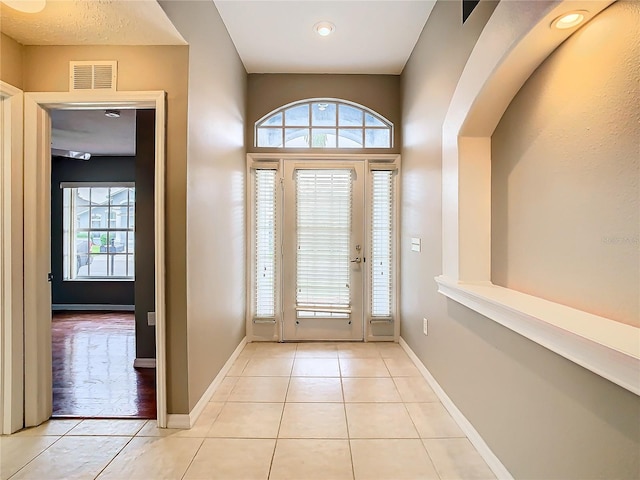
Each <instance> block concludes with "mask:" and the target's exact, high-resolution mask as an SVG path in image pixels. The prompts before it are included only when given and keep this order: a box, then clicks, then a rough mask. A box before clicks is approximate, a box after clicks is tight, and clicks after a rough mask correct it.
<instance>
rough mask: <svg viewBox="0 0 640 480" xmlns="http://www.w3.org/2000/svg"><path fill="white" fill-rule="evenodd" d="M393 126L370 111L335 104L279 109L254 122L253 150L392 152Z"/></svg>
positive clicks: (303, 104) (315, 103) (322, 102)
mask: <svg viewBox="0 0 640 480" xmlns="http://www.w3.org/2000/svg"><path fill="white" fill-rule="evenodd" d="M392 133H393V124H392V123H391V122H389V121H388V120H386V119H385V118H383V117H382V116H380V115H378V114H376V113H375V112H372V111H371V110H368V109H366V108H365V107H361V106H359V105H356V104H351V103H347V102H344V101H338V100H332V99H327V100H322V99H320V100H312V101H304V102H300V103H295V104H292V105H287V106H285V107H282V108H280V109H278V110H276V111H274V112H272V113H271V114H269V115H267V116H266V117H264V118H262V119H261V120H259V121H258V122H256V127H255V146H256V147H270V148H391V147H392V146H393V135H392Z"/></svg>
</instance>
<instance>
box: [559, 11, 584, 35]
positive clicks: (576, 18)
mask: <svg viewBox="0 0 640 480" xmlns="http://www.w3.org/2000/svg"><path fill="white" fill-rule="evenodd" d="M585 13H586V12H585V11H583V10H580V11H576V12H569V13H565V14H564V15H561V16H559V17H558V18H556V19H555V20H554V21H553V22H552V23H551V25H553V26H554V27H556V28H559V29H560V30H566V29H567V28H573V27H575V26H576V25H580V24H581V23H582V22H583V20H584V14H585Z"/></svg>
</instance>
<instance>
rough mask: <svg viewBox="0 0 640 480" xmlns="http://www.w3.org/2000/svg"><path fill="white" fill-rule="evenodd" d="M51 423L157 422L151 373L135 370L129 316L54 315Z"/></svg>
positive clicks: (110, 314) (132, 318) (81, 313)
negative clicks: (76, 420) (53, 420)
mask: <svg viewBox="0 0 640 480" xmlns="http://www.w3.org/2000/svg"><path fill="white" fill-rule="evenodd" d="M51 334H52V350H53V417H54V418H69V417H72V418H156V388H155V373H156V372H155V369H153V368H139V369H135V368H133V361H134V360H135V358H136V348H135V320H134V316H133V313H130V312H88V313H85V312H54V314H53V315H52V324H51Z"/></svg>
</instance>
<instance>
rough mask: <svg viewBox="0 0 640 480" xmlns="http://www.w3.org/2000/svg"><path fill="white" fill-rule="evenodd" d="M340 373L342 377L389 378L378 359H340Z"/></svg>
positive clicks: (385, 368) (383, 365)
mask: <svg viewBox="0 0 640 480" xmlns="http://www.w3.org/2000/svg"><path fill="white" fill-rule="evenodd" d="M340 372H341V373H342V376H343V377H389V376H390V374H389V370H388V369H387V366H386V365H385V363H384V360H382V358H381V357H378V358H340Z"/></svg>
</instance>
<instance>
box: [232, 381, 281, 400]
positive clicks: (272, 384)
mask: <svg viewBox="0 0 640 480" xmlns="http://www.w3.org/2000/svg"><path fill="white" fill-rule="evenodd" d="M288 385H289V378H288V377H240V378H239V379H238V381H237V382H236V384H235V386H234V387H233V390H232V391H231V393H230V394H229V397H228V398H227V401H228V402H267V403H273V402H284V399H285V396H286V395H287V386H288Z"/></svg>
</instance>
